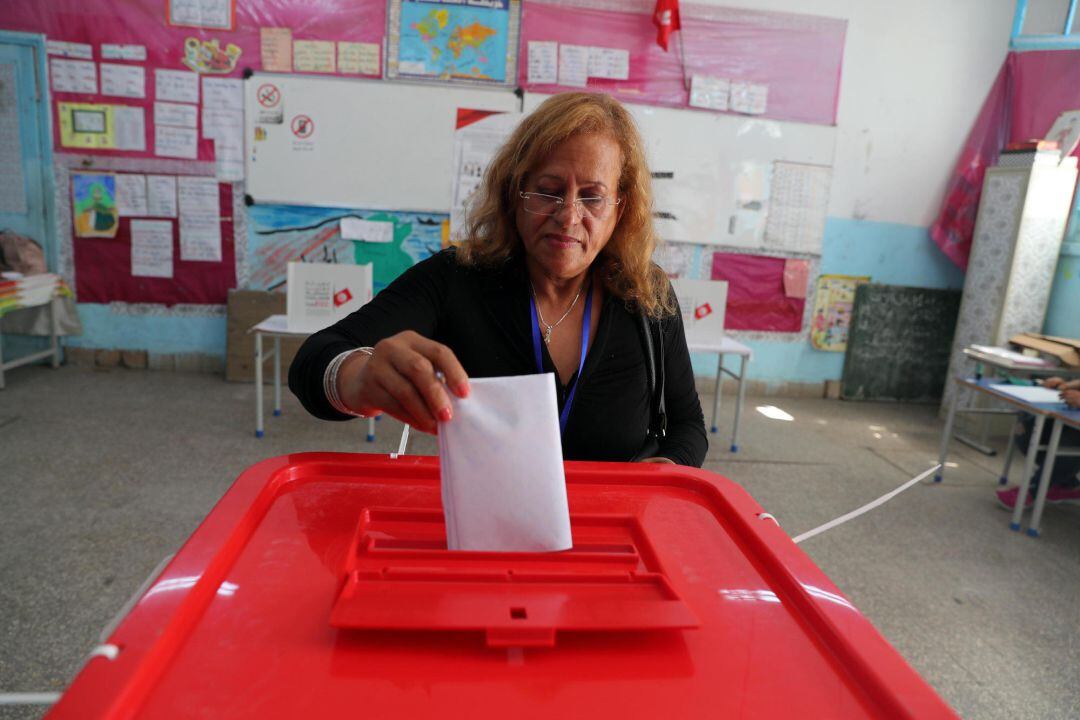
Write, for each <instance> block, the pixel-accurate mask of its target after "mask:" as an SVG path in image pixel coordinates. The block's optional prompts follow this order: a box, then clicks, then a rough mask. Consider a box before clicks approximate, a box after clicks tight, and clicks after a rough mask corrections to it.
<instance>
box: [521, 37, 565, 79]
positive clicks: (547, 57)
mask: <svg viewBox="0 0 1080 720" xmlns="http://www.w3.org/2000/svg"><path fill="white" fill-rule="evenodd" d="M528 73H529V74H528V81H529V83H532V84H536V85H554V84H555V83H557V82H558V81H559V43H557V42H551V41H537V40H530V41H529V71H528Z"/></svg>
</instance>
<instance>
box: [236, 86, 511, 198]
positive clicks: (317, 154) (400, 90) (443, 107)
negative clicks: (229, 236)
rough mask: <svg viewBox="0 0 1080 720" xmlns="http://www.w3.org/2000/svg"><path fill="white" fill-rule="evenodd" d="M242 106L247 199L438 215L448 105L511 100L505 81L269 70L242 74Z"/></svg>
mask: <svg viewBox="0 0 1080 720" xmlns="http://www.w3.org/2000/svg"><path fill="white" fill-rule="evenodd" d="M260 88H262V89H263V92H262V93H260V92H259V91H260ZM269 88H273V89H274V90H275V91H276V93H274V92H270V91H269ZM275 99H276V101H277V102H276V103H275V102H274V100H275ZM260 100H261V102H260ZM244 104H245V105H244V107H245V113H244V116H245V120H244V122H245V137H246V146H247V150H248V152H247V154H246V168H245V169H246V172H247V193H248V195H249V196H250V197H251V198H252V200H254V201H255V202H257V203H280V204H289V205H315V206H321V207H346V208H370V209H373V210H404V211H420V212H442V213H448V212H449V211H450V203H451V189H452V188H451V168H452V161H453V158H452V154H453V153H452V151H453V145H454V142H453V139H454V125H455V121H456V118H457V109H458V108H473V109H478V110H497V111H510V112H517V111H518V109H519V107H520V101H519V100H518V98H517V97H516V96H515V95H514V94H513V91H512V90H509V89H506V88H499V89H488V88H464V87H460V86H452V87H451V86H441V85H429V84H423V85H422V84H409V83H398V82H387V81H385V80H357V79H351V78H350V79H346V78H333V77H326V78H323V77H312V76H303V75H288V74H276V73H254V74H253V75H252V76H251V77H249V78H248V79H247V80H246V81H245V87H244ZM304 118H306V119H307V120H306V121H305V120H304ZM275 120H276V121H277V122H274V121H275Z"/></svg>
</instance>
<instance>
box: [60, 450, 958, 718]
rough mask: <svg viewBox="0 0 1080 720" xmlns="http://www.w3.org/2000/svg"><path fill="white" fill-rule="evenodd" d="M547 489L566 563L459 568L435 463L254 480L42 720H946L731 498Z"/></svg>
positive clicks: (505, 557)
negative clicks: (563, 522) (565, 506)
mask: <svg viewBox="0 0 1080 720" xmlns="http://www.w3.org/2000/svg"><path fill="white" fill-rule="evenodd" d="M566 480H567V494H568V499H569V506H570V515H571V528H572V531H573V534H574V549H572V550H570V551H565V552H563V553H550V554H542V555H541V554H529V553H462V552H452V551H448V550H447V549H446V546H445V530H444V529H443V527H442V524H441V523H442V513H441V505H440V493H439V466H438V459H437V458H427V457H410V456H403V457H398V458H396V459H390V458H388V457H387V456H386V455H363V454H344V453H303V454H294V455H287V456H282V457H278V458H272V459H269V460H265V461H263V462H261V463H259V464H257V465H255V466H253V467H251V468H250V469H248V470H246V471H245V472H244V473H243V474H242V475H241V476H240V477H239V478H238V479H237V480H236V482H235V483H234V484H233V486H232V487H231V488H230V489H229V491H228V492H226V493H225V495H224V496H223V497H222V499H221V500H220V501H219V502H218V504H217V506H216V507H214V509H213V510H212V511H211V512H210V514H209V515H208V516H207V517H206V519H205V520H204V521H203V523H202V524H201V525H200V526H199V527H198V529H197V530H196V531H195V533H194V534H193V535H192V536H191V537H190V538H189V539H188V541H187V542H186V543H185V544H184V546H183V547H182V548H181V549H180V551H179V552H178V553H177V554H176V556H175V557H174V558H173V559H172V560H171V562H169V564H168V565H167V566H166V567H165V568H164V570H163V571H162V572H161V573H160V574H159V576H158V577H157V578H155V579H154V580H153V581H152V582H151V583H150V584H149V586H148V588H147V589H146V591H145V592H144V593H143V594H142V596H141V597H140V598H139V599H138V601H137V602H136V603H135V604H134V606H133V607H132V609H131V611H130V612H129V613H128V614H127V616H126V617H125V618H124V619H123V621H122V622H121V623H120V624H119V625H118V626H117V627H116V629H115V630H114V631H113V632H112V634H111V636H110V637H109V638H108V639H107V642H106V644H105V646H104V647H103V648H101V649H100V650H99V651H98V652H96V653H95V654H93V655H92V656H91V657H90V659H89V660H88V661H87V662H86V664H85V666H84V667H83V668H82V670H81V671H80V672H79V674H78V675H77V676H76V678H75V680H74V681H73V682H72V684H71V686H70V687H69V688H68V689H67V691H66V692H65V693H64V694H63V696H62V697H61V699H60V701H59V702H58V703H57V704H56V705H55V706H54V707H53V709H52V711H51V713H50V714H49V717H53V718H87V717H104V718H182V717H229V718H244V717H252V718H255V717H258V718H296V717H319V718H325V717H342V716H349V717H354V716H355V717H361V716H362V717H378V718H382V717H401V718H406V717H407V718H447V717H470V718H506V717H513V718H560V719H561V718H577V717H582V718H583V717H591V718H595V717H620V718H635V717H679V718H718V717H725V718H728V717H730V718H755V719H757V718H790V717H836V718H920V719H921V718H938V717H955V714H954V713H953V712H952V710H951V709H950V708H949V707H948V706H947V705H946V704H945V702H944V701H943V700H942V699H941V698H940V697H939V696H938V695H937V694H936V693H935V692H934V690H933V689H932V688H931V687H930V686H929V685H928V684H927V683H926V682H925V681H924V680H923V679H922V678H920V677H919V675H918V674H917V673H916V672H915V671H914V670H913V669H912V668H911V667H910V666H908V664H907V663H906V662H905V661H904V660H903V658H902V657H901V656H900V655H899V654H898V653H897V652H896V650H894V649H893V648H892V646H890V645H889V643H888V642H887V641H886V640H885V639H884V638H883V637H882V636H881V635H880V634H879V633H878V632H877V631H876V630H875V629H874V628H873V626H872V625H871V624H870V622H869V621H868V620H867V619H866V618H865V617H864V616H863V615H862V614H861V613H860V612H859V611H858V609H856V608H855V607H854V606H853V605H852V603H851V602H850V601H849V600H848V599H847V598H846V597H844V595H843V594H842V593H841V592H840V590H839V589H837V588H836V587H835V586H834V585H833V584H832V582H830V581H829V579H828V578H827V577H826V576H825V574H824V573H823V572H822V571H821V570H820V569H819V568H818V567H817V566H816V565H814V563H813V562H812V561H811V560H810V558H809V557H808V556H807V555H806V554H805V553H803V552H802V551H801V550H800V549H799V548H798V546H796V545H795V544H794V543H793V542H792V541H791V539H790V538H789V537H788V535H787V534H786V533H785V532H784V530H783V529H781V528H780V527H779V526H778V525H777V524H776V522H775V521H773V520H771V519H770V518H769V517H763V515H764V511H763V510H762V508H761V507H760V506H758V504H757V503H756V502H755V501H754V500H753V499H752V498H751V497H750V496H749V494H747V493H746V491H745V490H743V489H742V488H741V487H739V486H738V485H736V484H735V483H733V482H731V481H729V480H727V479H726V478H724V477H722V476H719V475H716V474H714V473H710V472H706V471H703V470H697V469H693V468H685V467H679V466H673V465H661V464H651V463H646V464H622V463H580V462H568V463H566ZM853 552H857V549H853Z"/></svg>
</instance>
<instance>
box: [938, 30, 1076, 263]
mask: <svg viewBox="0 0 1080 720" xmlns="http://www.w3.org/2000/svg"><path fill="white" fill-rule="evenodd" d="M1077 108H1080V50H1045V51H1037V52H1023V53H1015V52H1014V53H1009V56H1008V57H1007V58H1006V59H1005V63H1004V64H1003V65H1002V67H1001V71H1000V72H999V73H998V76H997V79H996V80H995V81H994V84H993V86H992V87H991V88H990V92H989V94H988V95H987V97H986V100H985V102H983V106H982V109H980V110H979V114H978V116H977V117H976V119H975V125H974V127H972V129H971V132H970V133H969V134H968V138H967V141H966V142H965V143H964V147H963V149H962V150H961V152H960V159H959V160H958V161H957V163H956V167H955V168H954V170H953V177H952V179H951V180H950V181H949V184H948V187H947V188H946V191H945V198H944V200H943V202H942V206H941V210H940V212H939V213H938V217H937V219H936V220H934V223H933V224H932V225H931V226H930V237H931V238H933V240H934V242H935V243H936V244H937V246H938V247H940V248H941V251H942V252H944V253H945V255H946V256H948V258H949V259H950V260H952V261H953V262H954V263H956V264H957V265H958V266H959V267H961V268H963V269H967V263H968V256H969V255H970V254H971V241H972V239H973V236H974V234H975V217H976V215H977V213H978V211H979V196H980V194H981V193H982V182H983V175H984V174H985V172H986V168H987V167H989V166H991V165H994V164H995V163H996V162H997V160H998V156H999V154H1000V153H1001V150H1002V148H1004V146H1005V145H1006V143H1009V142H1018V141H1022V140H1033V139H1042V138H1043V137H1044V136H1045V135H1046V133H1047V132H1048V131H1049V130H1050V126H1051V125H1053V124H1054V120H1056V119H1057V117H1058V115H1060V114H1061V113H1063V112H1065V111H1066V110H1075V109H1077ZM1073 154H1074V155H1080V148H1078V149H1077V150H1076V151H1074V153H1073Z"/></svg>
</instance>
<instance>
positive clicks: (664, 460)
mask: <svg viewBox="0 0 1080 720" xmlns="http://www.w3.org/2000/svg"><path fill="white" fill-rule="evenodd" d="M641 462H651V463H667V464H668V465H674V464H675V461H674V460H672V459H671V458H666V457H651V458H645V459H644V460H642V461H641Z"/></svg>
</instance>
